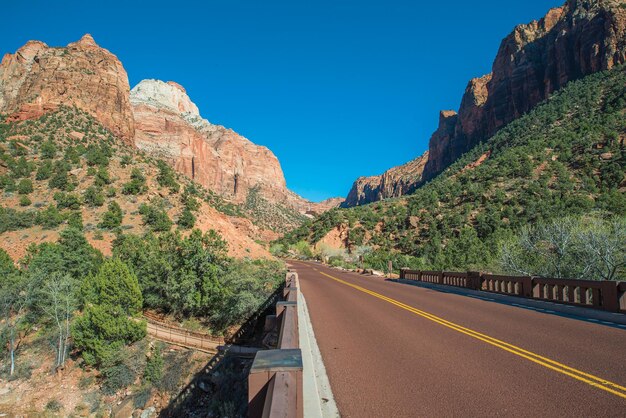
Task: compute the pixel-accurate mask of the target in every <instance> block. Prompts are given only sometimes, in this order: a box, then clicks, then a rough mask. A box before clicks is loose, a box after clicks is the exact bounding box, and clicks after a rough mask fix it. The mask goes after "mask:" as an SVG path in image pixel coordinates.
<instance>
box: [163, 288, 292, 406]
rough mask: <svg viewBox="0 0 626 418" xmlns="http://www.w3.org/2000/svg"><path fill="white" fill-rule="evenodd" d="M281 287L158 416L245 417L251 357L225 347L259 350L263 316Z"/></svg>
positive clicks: (274, 302) (268, 311)
mask: <svg viewBox="0 0 626 418" xmlns="http://www.w3.org/2000/svg"><path fill="white" fill-rule="evenodd" d="M282 292H283V288H282V286H281V287H279V288H278V289H276V291H274V293H272V295H270V296H269V297H268V298H267V299H266V300H265V302H264V303H263V304H262V305H261V307H260V308H259V309H258V310H257V311H256V312H255V313H254V314H253V315H251V316H250V317H249V318H248V320H246V322H245V323H244V324H243V325H242V326H241V327H240V328H239V329H238V330H237V331H236V332H235V333H234V334H233V335H232V336H231V337H229V338H227V340H226V343H227V345H226V349H225V350H220V351H219V352H218V353H217V354H215V355H214V356H213V357H211V358H210V359H209V361H208V362H207V364H206V365H205V366H204V367H203V368H202V370H201V371H200V372H198V373H197V374H196V375H195V376H194V377H193V378H192V380H191V382H190V383H189V384H188V385H187V386H185V387H184V388H183V390H182V391H181V392H180V393H179V394H178V395H177V396H176V397H174V398H172V400H171V401H170V403H169V405H168V406H167V407H166V408H165V409H163V410H162V411H161V413H160V414H159V416H160V417H164V418H174V417H198V418H199V417H245V416H246V415H247V409H248V372H249V370H250V367H251V366H252V361H253V358H254V356H253V355H249V354H248V355H240V354H235V353H230V352H229V350H228V347H229V346H230V345H236V346H240V347H257V348H263V347H261V342H262V340H263V337H264V333H263V327H264V322H265V316H266V315H269V314H273V313H274V305H275V304H276V301H277V300H278V299H279V298H280V296H281V295H282Z"/></svg>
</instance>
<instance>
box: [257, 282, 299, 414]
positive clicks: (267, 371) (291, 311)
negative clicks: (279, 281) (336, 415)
mask: <svg viewBox="0 0 626 418" xmlns="http://www.w3.org/2000/svg"><path fill="white" fill-rule="evenodd" d="M298 292H299V282H298V273H295V272H287V274H286V276H285V287H284V290H283V298H284V299H285V300H284V301H279V302H277V303H276V315H272V316H271V317H268V321H267V323H266V324H268V325H267V326H266V329H267V328H272V327H278V330H279V333H278V343H277V349H274V350H262V351H259V352H257V354H256V356H255V358H254V362H253V363H252V367H251V369H250V374H249V375H248V416H249V417H250V418H265V417H284V418H288V417H289V418H291V417H298V418H302V416H303V393H302V352H301V350H300V342H299V341H300V335H299V328H298Z"/></svg>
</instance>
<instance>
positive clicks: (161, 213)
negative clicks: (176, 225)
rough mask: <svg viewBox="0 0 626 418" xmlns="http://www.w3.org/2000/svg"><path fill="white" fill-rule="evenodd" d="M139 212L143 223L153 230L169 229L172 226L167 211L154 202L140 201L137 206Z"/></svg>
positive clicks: (162, 230)
mask: <svg viewBox="0 0 626 418" xmlns="http://www.w3.org/2000/svg"><path fill="white" fill-rule="evenodd" d="M139 213H140V214H141V216H142V219H143V223H144V225H147V226H149V227H150V229H152V230H153V231H155V232H164V231H169V230H170V228H171V227H172V221H171V220H170V217H169V216H168V215H167V212H165V210H164V209H163V208H161V207H158V206H156V205H154V204H146V203H142V204H141V205H140V206H139Z"/></svg>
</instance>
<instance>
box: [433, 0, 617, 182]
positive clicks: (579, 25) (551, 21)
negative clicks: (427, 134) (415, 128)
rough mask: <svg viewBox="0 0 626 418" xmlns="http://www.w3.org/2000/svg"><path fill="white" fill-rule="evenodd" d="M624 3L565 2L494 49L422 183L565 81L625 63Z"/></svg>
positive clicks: (437, 144)
mask: <svg viewBox="0 0 626 418" xmlns="http://www.w3.org/2000/svg"><path fill="white" fill-rule="evenodd" d="M623 6H624V2H623V1H615V0H568V1H567V3H565V5H563V6H561V7H558V8H554V9H551V10H550V11H549V12H548V13H547V14H546V16H544V17H543V18H542V19H541V20H539V21H532V22H530V23H528V24H525V25H519V26H517V27H516V28H515V29H514V30H513V32H511V33H510V34H509V35H508V36H507V37H506V38H504V40H503V41H502V43H501V44H500V48H499V50H498V54H497V55H496V58H495V60H494V63H493V67H492V72H491V73H490V74H487V75H485V76H483V77H481V78H477V79H473V80H471V81H470V82H469V84H468V86H467V89H466V90H465V94H464V95H463V99H462V101H461V106H460V108H459V115H458V118H457V121H456V126H455V127H454V134H453V135H451V136H444V137H443V138H442V137H440V136H439V135H437V132H436V133H435V134H434V135H433V136H432V138H431V140H430V144H429V150H430V158H429V160H428V163H427V164H426V167H425V170H424V179H425V180H428V179H431V178H433V177H434V176H436V175H437V174H439V173H440V172H441V171H442V170H444V169H445V168H446V167H447V166H449V165H450V164H451V163H452V162H454V161H455V160H456V159H457V158H458V157H460V156H461V155H462V154H463V153H465V152H467V151H468V150H470V149H471V148H472V147H473V146H474V145H476V144H477V143H478V142H480V141H483V140H485V139H487V138H489V137H490V136H492V135H493V134H495V133H496V132H497V131H498V130H499V129H500V128H502V127H503V126H505V125H507V124H508V123H510V122H512V121H513V120H515V119H517V118H519V117H520V116H522V115H523V114H525V113H526V112H528V111H529V110H531V109H532V108H533V107H535V106H536V105H537V104H539V103H540V102H542V101H543V100H545V99H547V98H548V97H549V96H550V94H551V93H553V92H554V91H556V90H558V89H560V88H561V87H563V86H564V85H565V84H567V83H568V82H569V81H572V80H576V79H579V78H582V77H584V76H586V75H589V74H592V73H595V72H598V71H602V70H606V69H610V68H612V67H614V66H616V65H619V64H623V63H624V62H626V9H624V7H623Z"/></svg>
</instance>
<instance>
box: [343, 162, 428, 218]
mask: <svg viewBox="0 0 626 418" xmlns="http://www.w3.org/2000/svg"><path fill="white" fill-rule="evenodd" d="M427 160H428V152H426V153H425V154H424V155H422V156H421V157H417V158H416V159H414V160H412V161H409V162H408V163H406V164H403V165H401V166H398V167H393V168H390V169H389V170H387V171H385V172H384V173H383V174H381V175H380V176H369V177H359V178H358V179H357V180H356V181H355V182H354V184H353V185H352V188H351V189H350V192H349V193H348V197H346V200H345V201H344V202H342V203H341V206H342V207H351V206H358V205H363V204H366V203H369V202H375V201H377V200H383V199H388V198H390V197H399V196H402V195H405V194H409V193H411V192H412V191H414V190H415V188H416V187H417V185H418V184H419V182H420V181H421V179H422V173H423V171H424V165H425V164H426V161H427Z"/></svg>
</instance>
